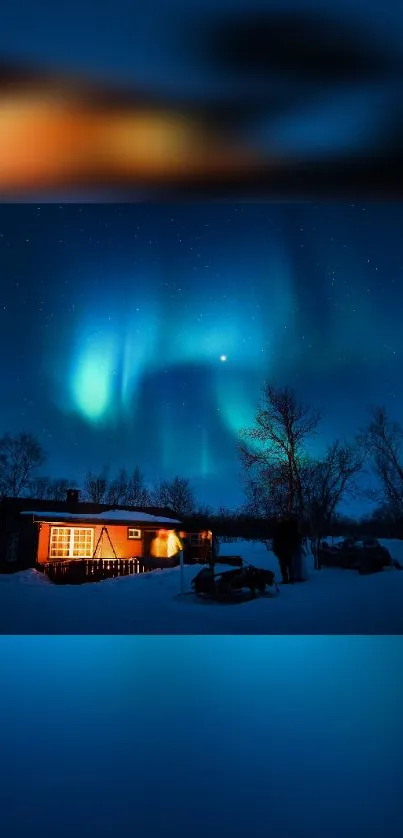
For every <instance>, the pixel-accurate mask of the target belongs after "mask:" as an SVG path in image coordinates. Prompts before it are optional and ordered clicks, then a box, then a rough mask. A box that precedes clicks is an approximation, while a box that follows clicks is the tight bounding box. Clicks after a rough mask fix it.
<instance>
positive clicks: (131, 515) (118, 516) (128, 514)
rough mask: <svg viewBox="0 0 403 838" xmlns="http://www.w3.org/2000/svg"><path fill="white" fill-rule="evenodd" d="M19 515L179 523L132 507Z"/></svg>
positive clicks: (40, 518) (130, 522)
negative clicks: (99, 510)
mask: <svg viewBox="0 0 403 838" xmlns="http://www.w3.org/2000/svg"><path fill="white" fill-rule="evenodd" d="M20 514H21V515H32V516H33V517H34V518H37V519H38V520H40V521H45V520H47V519H48V518H49V519H50V520H54V521H99V522H100V523H102V522H103V523H106V522H108V523H121V524H180V523H181V521H179V520H178V519H177V518H164V517H162V516H161V517H159V516H157V515H149V514H148V512H134V511H133V510H132V509H128V510H125V509H111V510H109V511H108V512H95V513H93V514H92V515H90V514H89V513H88V512H55V511H53V512H42V511H40V512H38V511H35V510H34V511H24V512H21V513H20Z"/></svg>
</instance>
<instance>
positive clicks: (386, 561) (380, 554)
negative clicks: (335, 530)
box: [319, 538, 395, 574]
mask: <svg viewBox="0 0 403 838" xmlns="http://www.w3.org/2000/svg"><path fill="white" fill-rule="evenodd" d="M394 564H395V563H394V562H392V557H391V555H390V553H389V550H387V549H386V547H383V546H382V545H381V544H380V543H379V541H378V539H376V538H368V539H364V540H357V539H354V538H345V539H344V541H342V542H339V544H336V545H332V546H330V545H329V544H328V543H327V542H326V541H325V542H323V543H322V545H321V548H320V550H319V567H341V568H345V569H347V570H357V571H358V572H359V573H361V574H366V573H376V572H377V571H380V570H382V569H383V568H384V567H390V566H392V565H394Z"/></svg>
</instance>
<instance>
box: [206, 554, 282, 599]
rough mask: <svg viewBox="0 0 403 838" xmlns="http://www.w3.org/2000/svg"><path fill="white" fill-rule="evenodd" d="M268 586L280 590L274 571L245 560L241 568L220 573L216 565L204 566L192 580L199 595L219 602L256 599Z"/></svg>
mask: <svg viewBox="0 0 403 838" xmlns="http://www.w3.org/2000/svg"><path fill="white" fill-rule="evenodd" d="M267 587H269V588H275V589H276V591H277V592H278V587H277V584H276V581H275V576H274V573H273V572H272V571H271V570H264V569H262V568H257V567H254V566H253V565H251V564H248V563H247V562H245V561H243V563H242V566H241V567H239V568H236V569H234V570H224V571H221V572H219V573H218V572H217V573H216V572H215V570H214V565H209V566H208V567H203V568H202V570H200V571H199V573H198V574H197V575H196V576H195V577H194V579H193V581H192V588H193V590H194V592H195V594H196V595H197V596H199V597H201V598H205V599H214V600H216V601H217V602H244V601H245V600H249V599H254V598H255V597H256V594H257V593H259V594H264V593H265V591H266V588H267Z"/></svg>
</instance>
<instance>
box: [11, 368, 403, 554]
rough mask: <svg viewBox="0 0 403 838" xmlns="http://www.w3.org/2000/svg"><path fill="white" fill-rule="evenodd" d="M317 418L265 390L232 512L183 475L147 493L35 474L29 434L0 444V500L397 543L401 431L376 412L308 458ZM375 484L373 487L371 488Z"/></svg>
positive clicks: (117, 483) (250, 533) (245, 534)
mask: <svg viewBox="0 0 403 838" xmlns="http://www.w3.org/2000/svg"><path fill="white" fill-rule="evenodd" d="M321 421H322V416H321V414H320V413H319V411H318V410H316V408H315V407H314V406H312V405H310V404H308V403H305V402H302V401H300V400H299V399H298V397H297V395H296V393H295V392H294V391H293V390H291V389H290V388H287V387H285V388H281V387H278V386H277V385H276V383H275V382H274V381H271V382H269V383H266V384H265V385H264V386H263V388H262V396H261V399H260V402H259V404H258V407H257V412H256V417H255V422H254V424H253V426H252V427H250V428H246V429H244V430H243V431H242V432H241V434H240V439H239V454H240V458H241V469H242V474H243V477H244V490H245V502H244V504H242V507H241V508H240V509H238V510H231V509H228V508H224V507H221V508H220V509H218V510H214V509H212V508H210V507H202V506H201V505H200V504H199V503H198V501H197V499H196V496H195V493H194V491H193V489H192V486H191V483H190V481H189V480H188V479H187V478H186V477H184V476H176V477H174V478H173V479H172V480H163V481H159V482H158V483H157V484H155V485H153V486H151V485H149V484H148V483H147V482H146V480H145V477H144V475H143V474H142V472H141V471H140V469H139V468H138V467H137V466H136V467H135V468H133V469H132V470H131V471H129V470H128V469H126V468H123V469H121V470H120V471H119V472H118V473H117V474H115V475H110V473H109V470H108V469H106V468H105V469H103V470H102V471H100V472H97V473H96V472H92V471H89V472H88V473H87V474H86V476H85V479H84V481H83V483H82V485H77V484H74V482H73V483H72V481H71V480H67V479H65V478H51V477H47V476H40V475H39V472H40V471H41V470H42V469H43V467H44V464H45V462H46V456H45V452H44V450H43V448H42V446H41V444H40V442H39V441H38V440H37V439H36V438H35V437H34V436H33V435H32V434H29V433H21V434H18V435H15V436H11V435H10V434H4V436H2V437H0V496H6V495H8V496H13V497H21V496H24V497H31V498H38V499H43V500H64V499H65V497H66V491H67V489H68V488H78V489H80V491H81V497H82V499H83V500H88V501H92V502H94V503H105V504H108V505H111V506H142V507H147V506H160V507H161V506H163V507H165V506H166V507H169V508H170V509H172V510H173V511H175V512H176V513H177V515H178V516H180V517H181V518H186V519H187V520H188V521H189V522H194V523H195V524H196V523H197V524H198V525H200V526H202V527H207V526H209V527H211V528H214V529H215V531H216V532H217V534H218V535H222V536H223V537H224V536H233V537H236V536H238V537H242V538H264V539H266V538H270V537H271V535H272V533H273V530H274V525H275V521H276V520H277V519H278V517H279V516H282V515H285V514H288V515H289V514H292V515H296V516H298V518H299V520H300V521H301V523H302V528H303V530H304V533H305V534H306V535H310V536H316V537H318V538H319V537H323V536H325V535H333V536H338V535H346V534H348V535H356V536H358V535H360V534H365V535H367V536H371V535H374V536H377V537H402V535H403V426H402V425H401V424H400V423H399V422H397V421H394V420H392V419H391V418H390V417H389V416H388V414H387V411H386V410H385V409H384V408H382V407H376V408H374V409H373V410H372V411H371V413H370V415H369V417H368V421H367V424H366V426H365V427H363V428H360V429H359V430H357V432H356V434H355V435H354V436H353V438H352V439H350V440H341V439H336V440H334V441H333V442H332V443H331V444H329V445H328V446H327V448H326V449H325V450H324V452H323V454H322V455H321V457H313V456H312V455H311V454H310V453H309V451H310V450H311V449H312V442H313V441H314V438H315V437H316V436H317V435H318V433H319V429H320V423H321ZM370 478H371V480H372V482H373V484H374V486H375V488H374V489H371V490H369V489H368V482H369V479H370ZM349 500H350V501H351V500H354V501H357V500H360V501H361V503H364V502H365V501H366V502H367V503H368V504H369V503H371V504H372V507H373V509H372V511H371V512H369V513H368V514H367V515H365V516H363V517H362V518H361V519H360V520H352V519H350V518H346V517H345V516H342V515H340V507H341V506H342V505H346V504H348V501H349Z"/></svg>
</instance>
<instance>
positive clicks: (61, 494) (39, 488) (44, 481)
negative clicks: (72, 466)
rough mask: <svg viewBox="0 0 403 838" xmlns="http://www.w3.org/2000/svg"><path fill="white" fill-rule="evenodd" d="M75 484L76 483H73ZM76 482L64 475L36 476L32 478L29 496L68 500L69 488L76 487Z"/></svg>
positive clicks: (39, 498) (40, 498)
mask: <svg viewBox="0 0 403 838" xmlns="http://www.w3.org/2000/svg"><path fill="white" fill-rule="evenodd" d="M73 484H74V485H73ZM74 487H75V482H74V481H73V483H72V481H71V480H67V479H66V478H64V477H61V478H55V479H53V478H51V477H35V478H34V479H33V480H30V482H29V487H28V492H29V497H31V498H37V499H38V500H60V501H62V500H66V496H67V490H68V489H74Z"/></svg>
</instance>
